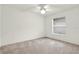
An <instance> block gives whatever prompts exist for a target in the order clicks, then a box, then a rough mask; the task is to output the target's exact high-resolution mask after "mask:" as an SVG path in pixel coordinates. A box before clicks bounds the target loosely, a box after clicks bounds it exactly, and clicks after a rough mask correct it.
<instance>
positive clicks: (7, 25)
mask: <svg viewBox="0 0 79 59" xmlns="http://www.w3.org/2000/svg"><path fill="white" fill-rule="evenodd" d="M2 22H3V23H2V25H3V31H2V33H3V39H2V45H6V44H12V43H16V42H21V41H26V40H32V39H35V38H39V37H44V36H45V34H44V19H43V17H42V16H40V15H38V14H35V13H32V12H26V11H20V10H17V9H13V8H11V7H8V6H3V21H2Z"/></svg>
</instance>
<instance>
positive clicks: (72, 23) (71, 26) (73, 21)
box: [46, 8, 79, 45]
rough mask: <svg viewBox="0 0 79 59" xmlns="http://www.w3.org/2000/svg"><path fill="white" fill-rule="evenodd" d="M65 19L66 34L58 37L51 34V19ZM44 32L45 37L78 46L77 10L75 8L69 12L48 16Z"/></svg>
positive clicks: (78, 13)
mask: <svg viewBox="0 0 79 59" xmlns="http://www.w3.org/2000/svg"><path fill="white" fill-rule="evenodd" d="M63 16H65V17H66V23H67V28H66V34H64V35H59V34H53V33H52V19H53V18H56V17H63ZM46 27H47V29H46V31H47V34H46V36H47V37H50V38H55V39H58V40H62V41H67V42H70V43H74V44H78V45H79V8H75V9H72V10H69V11H64V12H60V13H56V14H55V15H49V16H48V17H47V19H46Z"/></svg>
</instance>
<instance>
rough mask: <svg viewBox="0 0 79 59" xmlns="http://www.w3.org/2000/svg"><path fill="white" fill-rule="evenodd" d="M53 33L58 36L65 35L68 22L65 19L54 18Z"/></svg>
mask: <svg viewBox="0 0 79 59" xmlns="http://www.w3.org/2000/svg"><path fill="white" fill-rule="evenodd" d="M52 26H53V29H52V30H53V32H54V33H57V34H65V30H66V22H65V17H59V18H54V19H53V20H52Z"/></svg>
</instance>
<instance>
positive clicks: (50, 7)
mask: <svg viewBox="0 0 79 59" xmlns="http://www.w3.org/2000/svg"><path fill="white" fill-rule="evenodd" d="M6 6H8V7H12V8H16V9H18V10H21V11H30V12H34V13H40V6H45V8H46V11H47V12H46V14H50V13H57V12H60V11H65V10H69V9H72V8H79V5H78V4H14V5H13V4H11V5H10V4H9V5H6Z"/></svg>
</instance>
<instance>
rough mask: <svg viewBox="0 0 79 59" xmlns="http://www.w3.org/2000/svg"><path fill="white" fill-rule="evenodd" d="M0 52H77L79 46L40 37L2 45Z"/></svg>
mask: <svg viewBox="0 0 79 59" xmlns="http://www.w3.org/2000/svg"><path fill="white" fill-rule="evenodd" d="M0 52H1V53H2V54H48V53H49V54H54V53H55V54H67V53H68V54H69V53H70V54H71V53H72V54H73V53H75V54H78V53H79V46H78V45H73V44H68V43H65V42H61V41H57V40H53V39H49V38H40V39H35V40H30V41H25V42H20V43H16V44H11V45H7V46H3V47H1V48H0Z"/></svg>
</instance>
